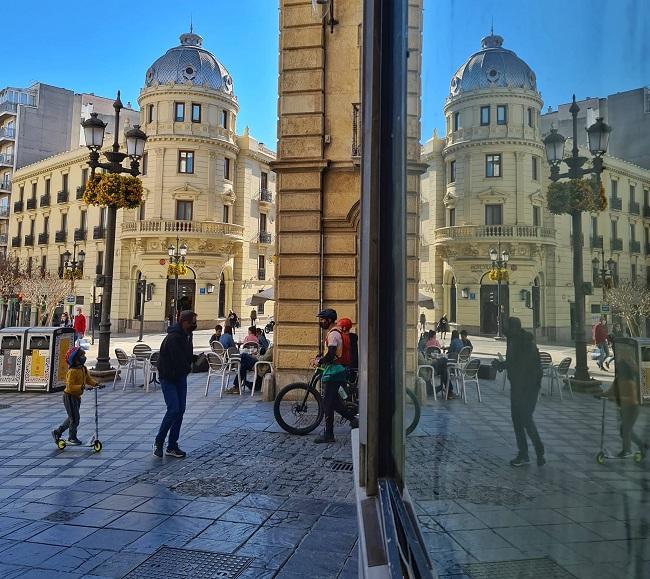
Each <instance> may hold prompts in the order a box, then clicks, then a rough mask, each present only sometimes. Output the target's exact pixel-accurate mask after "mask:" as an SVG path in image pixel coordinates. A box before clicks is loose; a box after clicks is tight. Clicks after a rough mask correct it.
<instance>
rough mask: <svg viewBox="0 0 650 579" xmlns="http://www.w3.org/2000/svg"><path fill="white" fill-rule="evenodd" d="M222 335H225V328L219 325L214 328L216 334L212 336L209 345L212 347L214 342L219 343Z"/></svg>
mask: <svg viewBox="0 0 650 579" xmlns="http://www.w3.org/2000/svg"><path fill="white" fill-rule="evenodd" d="M222 333H223V328H222V327H221V324H217V325H216V326H215V327H214V334H212V335H211V336H210V342H209V344H210V345H212V342H218V341H219V338H221V334H222Z"/></svg>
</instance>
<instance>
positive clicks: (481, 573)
mask: <svg viewBox="0 0 650 579" xmlns="http://www.w3.org/2000/svg"><path fill="white" fill-rule="evenodd" d="M463 571H464V572H465V573H467V574H468V575H469V576H470V577H471V578H472V579H539V578H540V577H543V578H544V579H576V576H575V575H573V574H572V573H569V572H568V571H567V570H566V569H564V568H563V567H560V566H559V565H558V564H557V563H556V562H555V561H553V560H552V559H546V558H543V559H522V560H520V561H499V562H498V563H470V564H468V565H463Z"/></svg>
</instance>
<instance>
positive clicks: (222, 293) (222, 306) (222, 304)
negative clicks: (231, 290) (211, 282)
mask: <svg viewBox="0 0 650 579" xmlns="http://www.w3.org/2000/svg"><path fill="white" fill-rule="evenodd" d="M219 317H220V318H225V317H226V282H225V280H224V279H223V274H221V279H220V280H219Z"/></svg>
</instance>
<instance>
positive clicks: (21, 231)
mask: <svg viewBox="0 0 650 579" xmlns="http://www.w3.org/2000/svg"><path fill="white" fill-rule="evenodd" d="M22 233H23V222H22V221H19V222H18V235H17V236H18V237H20V236H21V235H22Z"/></svg>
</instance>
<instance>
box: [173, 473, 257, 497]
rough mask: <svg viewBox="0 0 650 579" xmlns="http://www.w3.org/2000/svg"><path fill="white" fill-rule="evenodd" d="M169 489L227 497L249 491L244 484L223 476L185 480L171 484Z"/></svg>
mask: <svg viewBox="0 0 650 579" xmlns="http://www.w3.org/2000/svg"><path fill="white" fill-rule="evenodd" d="M171 490H173V491H174V492H177V493H179V494H181V495H190V496H193V497H229V496H230V495H235V494H237V493H245V492H250V490H249V488H248V487H247V486H246V485H245V484H243V483H240V482H238V481H236V480H232V479H228V478H223V477H208V478H195V479H190V480H185V481H183V482H180V483H178V484H175V485H173V486H172V487H171Z"/></svg>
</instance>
